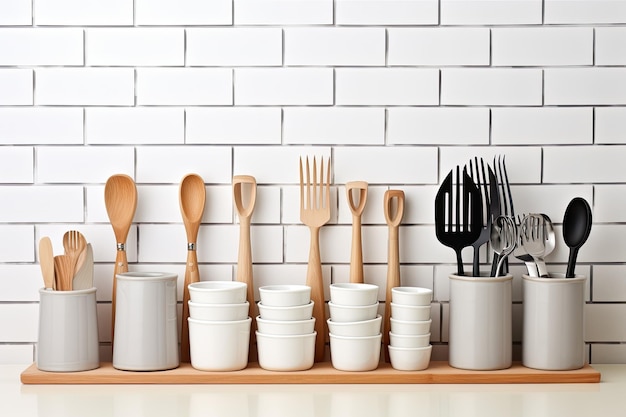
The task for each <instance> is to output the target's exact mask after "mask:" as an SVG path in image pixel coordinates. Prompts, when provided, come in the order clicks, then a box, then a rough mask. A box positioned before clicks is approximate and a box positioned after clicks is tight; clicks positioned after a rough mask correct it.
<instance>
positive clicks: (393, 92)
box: [335, 68, 439, 105]
mask: <svg viewBox="0 0 626 417" xmlns="http://www.w3.org/2000/svg"><path fill="white" fill-rule="evenodd" d="M335 102H336V104H339V105H437V104H439V71H438V70H437V69H430V68H428V69H423V68H419V69H414V68H385V69H376V68H339V69H336V70H335Z"/></svg>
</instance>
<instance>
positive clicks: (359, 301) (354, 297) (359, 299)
mask: <svg viewBox="0 0 626 417" xmlns="http://www.w3.org/2000/svg"><path fill="white" fill-rule="evenodd" d="M330 301H332V302H333V303H334V304H337V305H345V306H363V305H371V304H374V303H376V302H378V285H373V284H363V283H337V284H330Z"/></svg>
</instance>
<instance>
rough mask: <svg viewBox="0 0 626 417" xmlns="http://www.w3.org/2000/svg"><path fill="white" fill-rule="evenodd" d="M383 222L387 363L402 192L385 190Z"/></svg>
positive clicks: (397, 282) (397, 277) (396, 280)
mask: <svg viewBox="0 0 626 417" xmlns="http://www.w3.org/2000/svg"><path fill="white" fill-rule="evenodd" d="M394 199H396V201H397V202H396V212H395V216H394V215H392V210H393V200H394ZM384 208H385V220H386V221H387V225H388V226H389V249H388V255H387V293H386V296H385V319H384V321H383V346H384V348H385V359H386V361H387V362H389V349H388V346H389V332H390V331H391V320H390V319H391V289H392V288H394V287H399V286H400V250H399V242H398V226H399V225H400V222H401V221H402V216H403V214H404V191H402V190H387V191H385V196H384Z"/></svg>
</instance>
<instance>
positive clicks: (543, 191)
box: [507, 159, 597, 223]
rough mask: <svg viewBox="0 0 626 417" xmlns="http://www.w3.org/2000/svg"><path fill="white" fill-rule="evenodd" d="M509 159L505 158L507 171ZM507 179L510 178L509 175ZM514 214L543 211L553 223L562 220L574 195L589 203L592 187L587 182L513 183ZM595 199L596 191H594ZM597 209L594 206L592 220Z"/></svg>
mask: <svg viewBox="0 0 626 417" xmlns="http://www.w3.org/2000/svg"><path fill="white" fill-rule="evenodd" d="M508 166H509V160H508V159H507V171H508ZM509 180H512V178H511V177H509ZM511 195H512V196H513V205H514V208H515V214H519V215H523V214H525V213H544V214H547V215H548V216H549V217H550V219H552V221H553V222H555V223H562V222H563V215H564V214H565V209H566V208H567V205H568V204H569V202H570V201H571V200H572V199H573V198H574V197H582V198H584V199H585V200H587V201H589V202H590V203H591V202H592V201H593V195H594V193H593V189H592V187H591V185H588V184H578V185H554V184H537V185H515V186H512V187H511ZM596 199H597V191H596ZM596 211H597V209H596V207H595V206H594V220H596V218H597V216H596V215H595V214H596V213H595V212H596Z"/></svg>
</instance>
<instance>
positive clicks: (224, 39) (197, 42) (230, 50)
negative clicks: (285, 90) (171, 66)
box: [186, 27, 283, 67]
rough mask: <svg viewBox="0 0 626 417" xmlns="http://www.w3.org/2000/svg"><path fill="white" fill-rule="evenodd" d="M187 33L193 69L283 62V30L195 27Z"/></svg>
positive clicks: (277, 64) (271, 64)
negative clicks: (195, 67) (194, 67)
mask: <svg viewBox="0 0 626 417" xmlns="http://www.w3.org/2000/svg"><path fill="white" fill-rule="evenodd" d="M186 32H187V38H186V39H187V52H186V53H187V65H190V66H238V67H242V66H279V65H281V64H282V62H283V33H282V30H281V29H280V28H241V27H237V28H202V29H200V28H192V29H187V31H186Z"/></svg>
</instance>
